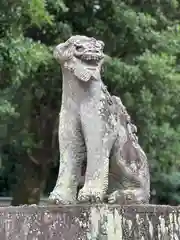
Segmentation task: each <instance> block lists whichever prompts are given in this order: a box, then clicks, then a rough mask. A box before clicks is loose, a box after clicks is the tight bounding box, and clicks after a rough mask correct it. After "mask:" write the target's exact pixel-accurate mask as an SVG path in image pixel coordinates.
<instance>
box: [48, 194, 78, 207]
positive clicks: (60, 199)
mask: <svg viewBox="0 0 180 240" xmlns="http://www.w3.org/2000/svg"><path fill="white" fill-rule="evenodd" d="M49 203H52V204H55V205H60V204H63V205H69V204H72V203H74V201H73V200H72V201H70V200H69V198H67V199H66V198H63V197H61V196H60V195H56V194H51V195H50V196H49Z"/></svg>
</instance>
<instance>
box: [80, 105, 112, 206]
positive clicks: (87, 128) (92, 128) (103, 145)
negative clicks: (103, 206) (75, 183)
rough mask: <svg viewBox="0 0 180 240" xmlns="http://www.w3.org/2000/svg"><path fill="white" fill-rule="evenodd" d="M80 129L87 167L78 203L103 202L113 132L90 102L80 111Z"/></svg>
mask: <svg viewBox="0 0 180 240" xmlns="http://www.w3.org/2000/svg"><path fill="white" fill-rule="evenodd" d="M81 121H82V129H83V134H84V139H85V144H86V150H87V167H86V173H85V183H84V187H83V188H82V189H81V190H80V192H79V196H78V200H79V201H92V202H98V201H100V202H101V201H103V199H104V197H105V195H106V191H107V188H108V173H109V154H110V150H111V147H112V143H113V140H114V139H113V136H114V135H113V134H114V133H113V132H112V131H109V126H108V123H107V122H105V121H104V120H103V119H102V116H101V113H100V112H99V111H98V109H97V106H96V105H95V104H93V103H91V102H89V103H86V104H84V106H83V107H82V109H81Z"/></svg>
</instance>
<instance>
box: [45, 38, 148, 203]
mask: <svg viewBox="0 0 180 240" xmlns="http://www.w3.org/2000/svg"><path fill="white" fill-rule="evenodd" d="M103 48H104V43H103V42H102V41H98V40H96V39H95V38H89V37H85V36H73V37H71V38H70V39H68V40H67V41H66V42H65V43H62V44H59V45H58V46H57V47H56V48H55V51H54V57H55V58H56V59H57V61H58V62H59V63H60V64H61V68H62V74H63V94H62V106H61V111H60V119H59V146H60V166H59V174H58V178H57V182H56V185H55V188H54V190H53V191H52V192H51V194H50V197H49V199H50V201H51V202H54V203H57V204H58V203H62V204H71V203H75V202H76V201H77V200H78V201H79V202H86V201H87V202H109V203H117V204H131V203H148V201H149V192H150V180H149V169H148V163H147V158H146V155H145V153H144V152H143V150H142V148H141V147H140V146H139V144H138V140H137V137H136V127H135V126H134V125H133V124H132V123H131V121H130V116H129V115H128V113H127V111H126V108H125V107H124V105H123V104H122V102H121V100H120V98H118V97H116V96H111V95H110V94H109V92H108V91H107V89H106V87H105V86H104V84H103V82H102V80H101V75H100V72H101V66H102V63H103V61H104V53H103ZM84 162H85V163H86V169H85V172H84V182H83V186H82V188H81V189H80V190H78V189H79V185H80V182H81V179H82V178H81V172H82V171H81V170H82V165H83V164H84Z"/></svg>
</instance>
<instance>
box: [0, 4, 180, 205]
mask: <svg viewBox="0 0 180 240" xmlns="http://www.w3.org/2000/svg"><path fill="white" fill-rule="evenodd" d="M179 19H180V1H179V0H158V1H157V0H151V1H150V0H149V1H143V0H139V1H137V0H123V1H122V0H116V1H114V0H103V1H100V0H88V1H87V0H74V1H73V2H72V1H70V0H64V1H63V0H57V1H52V0H46V1H45V0H30V1H29V0H28V1H27V0H18V1H17V0H15V1H10V0H6V1H5V0H2V1H1V2H0V26H1V28H0V146H1V168H0V189H1V190H0V194H1V195H3V196H5V195H12V196H13V198H14V199H16V201H15V202H16V204H17V205H18V204H21V203H37V202H38V200H39V197H40V195H42V194H47V193H48V192H49V191H50V190H51V189H52V187H53V184H54V182H55V179H56V174H57V167H58V166H57V164H58V146H57V121H58V112H59V109H60V104H61V83H62V79H61V70H60V67H59V66H58V64H57V63H56V62H55V61H54V60H53V58H52V50H53V47H54V46H55V45H56V44H58V43H60V42H62V41H64V40H66V39H67V38H68V37H70V36H71V35H73V34H83V35H88V36H94V37H97V38H99V39H101V40H103V41H104V42H105V44H106V49H105V52H106V53H107V54H108V55H110V56H111V59H110V60H109V62H107V63H106V64H105V66H104V72H103V78H104V81H105V83H106V84H107V85H108V89H109V90H110V92H111V93H112V94H115V95H118V96H120V97H121V99H122V101H123V103H124V104H125V105H126V107H127V109H128V111H129V113H130V114H131V116H132V119H133V120H134V122H135V124H136V125H137V127H138V136H139V141H140V143H141V145H142V146H143V148H144V150H145V152H146V153H147V155H148V159H149V164H150V168H151V189H152V202H153V203H160V204H173V205H177V204H180V173H179V172H180V121H179V119H180V109H179V103H180V61H179V57H180V20H179ZM30 169H33V170H32V171H31V170H30ZM47 169H48V171H47ZM50 169H51V170H50ZM23 173H24V175H23ZM42 176H43V177H42ZM32 179H34V180H33V181H34V182H35V183H34V182H33V183H32V181H31V180H32ZM22 182H24V185H22ZM15 186H16V187H15ZM20 186H21V187H20ZM14 189H15V190H14ZM34 192H35V193H36V197H35V196H34V195H33V193H34ZM15 193H17V194H18V195H19V196H20V198H18V199H17V196H16V195H17V194H15ZM23 195H26V196H27V197H26V198H23Z"/></svg>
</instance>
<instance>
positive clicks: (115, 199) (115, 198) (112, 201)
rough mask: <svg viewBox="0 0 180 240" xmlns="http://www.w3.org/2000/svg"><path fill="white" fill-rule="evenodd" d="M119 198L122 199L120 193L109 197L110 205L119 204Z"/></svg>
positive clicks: (116, 192) (115, 192)
mask: <svg viewBox="0 0 180 240" xmlns="http://www.w3.org/2000/svg"><path fill="white" fill-rule="evenodd" d="M119 198H120V193H119V191H114V192H113V193H111V194H110V195H109V196H108V203H110V204H113V203H117V201H118V199H119Z"/></svg>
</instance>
